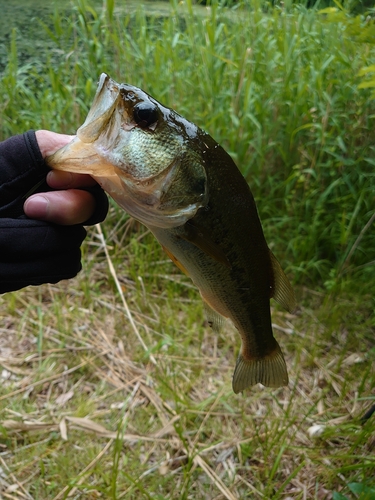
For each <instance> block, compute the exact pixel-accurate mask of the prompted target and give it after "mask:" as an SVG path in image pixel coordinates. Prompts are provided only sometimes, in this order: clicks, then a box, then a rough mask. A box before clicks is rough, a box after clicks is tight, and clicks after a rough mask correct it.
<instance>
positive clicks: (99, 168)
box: [46, 73, 204, 228]
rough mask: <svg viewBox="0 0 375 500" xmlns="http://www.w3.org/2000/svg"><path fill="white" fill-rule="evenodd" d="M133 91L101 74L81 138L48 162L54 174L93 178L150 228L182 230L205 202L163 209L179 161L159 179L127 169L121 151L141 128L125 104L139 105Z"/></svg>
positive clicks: (79, 135) (128, 106) (78, 136)
mask: <svg viewBox="0 0 375 500" xmlns="http://www.w3.org/2000/svg"><path fill="white" fill-rule="evenodd" d="M128 88H129V91H128ZM132 89H134V87H131V86H126V85H123V84H118V83H116V82H115V81H114V80H112V79H111V78H110V77H109V76H108V75H107V74H106V73H102V74H101V75H100V78H99V82H98V87H97V91H96V94H95V97H94V100H93V103H92V106H91V108H90V110H89V112H88V115H87V117H86V120H85V122H84V123H83V124H82V125H81V127H80V128H79V129H78V130H77V135H76V137H75V138H74V139H73V140H72V141H71V142H70V143H69V144H67V145H66V146H64V147H63V148H61V149H59V150H58V151H56V152H55V153H54V154H53V155H51V156H49V157H47V158H46V162H47V164H48V165H49V166H50V167H51V168H53V169H55V170H62V171H67V172H73V173H80V174H89V175H91V176H92V177H93V178H94V179H95V180H96V181H97V182H98V183H99V184H100V185H101V186H102V187H103V189H104V190H105V191H106V192H107V193H108V194H109V195H111V196H112V198H113V199H114V200H115V201H116V202H117V203H118V204H119V205H120V206H121V207H122V208H123V209H124V210H125V211H126V212H128V213H129V214H130V215H131V216H132V217H134V218H136V219H138V220H139V221H140V222H142V223H144V224H146V225H147V226H148V227H151V226H155V227H164V228H167V227H176V226H179V225H182V224H184V223H185V222H186V221H187V220H188V219H190V218H191V217H193V216H194V215H195V213H196V212H197V210H198V209H199V208H200V207H202V206H203V204H204V200H203V198H204V197H203V196H202V199H199V200H197V199H195V200H192V201H191V202H187V203H186V204H185V205H184V206H179V207H171V206H167V205H166V204H165V203H164V197H165V193H166V192H167V191H168V189H169V188H170V186H171V184H172V183H173V181H174V179H175V177H176V175H177V174H178V170H179V161H178V160H176V159H175V158H172V157H171V158H170V162H169V163H166V165H165V168H163V169H162V170H160V171H158V172H157V173H154V174H153V175H144V174H146V172H142V175H138V176H137V175H136V173H137V172H135V171H134V169H133V171H132V170H131V169H129V167H130V166H129V165H127V164H124V163H123V161H122V159H121V151H118V150H117V149H116V148H119V146H121V147H122V146H124V145H126V144H128V141H129V140H130V138H129V137H130V134H129V131H131V129H132V128H134V127H135V126H136V124H135V123H134V121H133V118H132V116H130V114H131V106H130V105H129V104H127V102H126V101H127V99H126V98H125V97H128V98H129V99H128V100H129V101H131V104H134V102H136V101H137V97H136V96H134V94H132ZM138 90H139V89H138ZM128 94H129V96H128ZM121 147H120V148H119V149H121Z"/></svg>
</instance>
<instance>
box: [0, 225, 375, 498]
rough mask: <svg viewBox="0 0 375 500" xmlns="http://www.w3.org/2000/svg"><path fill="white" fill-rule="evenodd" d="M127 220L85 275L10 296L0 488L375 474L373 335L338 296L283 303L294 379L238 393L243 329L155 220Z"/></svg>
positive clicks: (58, 490) (95, 240)
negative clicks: (216, 304)
mask: <svg viewBox="0 0 375 500" xmlns="http://www.w3.org/2000/svg"><path fill="white" fill-rule="evenodd" d="M109 227H110V226H109ZM113 227H114V229H113V230H109V229H108V234H107V235H106V236H103V235H98V232H97V230H96V229H95V228H93V229H92V231H91V236H90V238H89V240H88V242H87V244H86V247H85V261H84V262H85V264H84V266H85V269H84V271H83V272H82V273H81V274H80V275H79V276H78V277H77V278H76V279H74V280H71V281H69V282H63V283H60V284H58V285H45V286H42V287H39V288H28V289H24V290H22V291H20V292H17V293H13V294H8V295H5V296H3V297H1V298H0V315H1V320H2V321H1V328H0V363H1V370H2V371H1V372H0V377H1V391H0V430H1V432H2V437H1V440H0V492H1V495H0V496H1V497H2V498H4V499H8V498H11V499H31V498H33V499H55V500H57V499H62V498H87V499H93V498H116V499H117V498H118V499H120V498H158V499H163V498H168V499H183V498H186V499H188V498H192V499H193V498H194V499H198V498H199V499H212V500H213V499H216V500H219V499H228V500H235V499H241V498H254V499H268V498H275V499H279V498H280V499H281V498H282V499H311V498H316V499H329V498H332V492H333V491H334V490H341V489H343V491H347V490H345V486H346V483H347V482H350V481H352V480H355V481H357V482H361V481H364V480H365V479H366V478H367V479H369V478H371V477H373V476H374V475H375V474H374V472H375V459H374V445H375V444H374V437H373V435H372V433H373V431H374V419H372V420H371V419H370V420H369V421H368V422H367V424H366V425H364V426H361V425H360V423H359V420H358V417H359V416H361V415H363V413H364V412H365V410H366V409H367V408H368V407H369V406H370V402H371V399H372V400H373V399H374V387H375V376H374V370H373V362H372V357H371V351H369V349H370V346H371V343H370V339H368V341H367V344H366V342H363V338H361V341H360V342H356V341H355V340H353V339H352V338H351V336H352V332H351V329H350V328H349V330H348V328H347V327H346V326H345V325H344V324H343V323H342V322H340V321H333V318H334V316H335V312H334V308H333V306H332V303H328V306H327V305H325V304H324V300H322V299H323V297H322V296H319V294H316V293H313V292H311V291H309V290H299V296H300V302H301V303H302V307H301V309H300V311H299V312H298V314H297V315H296V316H291V315H288V314H284V313H282V312H280V311H279V310H274V311H273V321H274V328H275V334H276V335H277V338H278V339H279V341H280V343H281V345H282V346H283V350H284V351H285V352H286V357H287V363H288V366H289V372H290V379H291V382H290V385H289V387H288V388H285V389H278V390H274V391H271V390H269V389H264V388H261V387H260V386H259V387H254V388H253V389H252V390H250V391H248V392H247V393H246V394H245V395H243V396H241V395H240V396H236V395H234V394H233V393H232V390H231V375H232V371H233V367H234V360H235V353H236V352H237V349H238V345H239V338H238V336H237V334H236V333H235V332H234V331H232V330H227V331H226V332H225V333H223V335H222V336H220V337H219V338H218V337H217V336H215V335H214V334H213V333H212V331H211V330H210V329H209V328H208V327H207V325H206V324H205V323H204V319H203V315H202V307H201V303H200V300H199V297H198V294H197V293H196V291H195V290H194V289H192V287H191V285H190V283H189V282H188V280H185V278H183V277H181V276H180V275H179V274H178V273H176V272H175V270H174V268H173V267H172V265H171V264H170V263H168V262H166V261H165V260H164V257H163V256H162V253H160V251H159V249H158V247H157V246H156V244H154V242H153V240H152V239H151V237H150V235H149V234H147V232H145V231H144V230H143V229H140V228H139V227H138V226H134V223H131V222H129V221H128V220H127V219H124V218H123V219H121V220H120V222H119V225H117V226H116V225H114V226H113ZM106 241H107V242H111V244H109V243H107V244H108V249H107V251H108V254H107V256H106V254H105V253H104V251H103V248H102V245H103V242H106ZM135 248H137V251H136V253H137V255H134V253H131V252H132V251H134V249H135ZM142 252H143V253H142ZM146 254H147V255H148V256H149V261H148V263H147V262H144V263H143V261H144V259H145V258H146ZM109 258H111V259H113V269H114V271H113V273H114V275H112V276H111V273H110V272H109V270H108V262H109V260H108V259H109ZM146 260H147V259H146ZM114 278H115V279H116V280H118V286H120V288H121V292H122V294H123V297H121V296H120V295H119V293H118V290H117V288H116V284H115V283H114V281H113V280H114ZM308 303H310V304H311V307H309V308H307V307H306V304H308ZM341 306H342V307H341V309H340V311H341V312H342V310H343V309H342V308H346V309H348V307H349V306H348V304H346V303H343V304H341ZM330 315H331V316H330ZM130 318H131V319H130ZM329 320H330V321H329ZM328 323H329V324H330V326H327V324H328ZM140 339H142V340H140ZM338 344H339V346H338ZM338 347H341V348H338ZM145 349H146V351H145ZM313 426H319V427H315V428H313V429H311V428H312V427H313ZM313 433H315V437H314V436H312V434H313ZM348 498H352V497H350V496H348ZM353 498H354V497H353Z"/></svg>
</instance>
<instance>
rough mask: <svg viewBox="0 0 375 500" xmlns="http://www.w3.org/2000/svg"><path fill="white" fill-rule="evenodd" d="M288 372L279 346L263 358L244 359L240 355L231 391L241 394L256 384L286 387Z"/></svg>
mask: <svg viewBox="0 0 375 500" xmlns="http://www.w3.org/2000/svg"><path fill="white" fill-rule="evenodd" d="M288 381H289V379H288V372H287V368H286V364H285V359H284V356H283V354H282V352H281V349H280V346H279V344H277V343H276V347H275V349H274V350H273V352H271V353H270V354H268V355H267V356H265V357H263V358H252V359H245V358H244V357H243V356H242V354H241V353H240V354H239V356H238V359H237V364H236V368H235V369H234V374H233V381H232V386H233V391H234V393H235V394H238V393H239V392H242V391H243V390H244V389H246V388H247V387H250V386H251V385H255V384H257V383H260V384H263V385H265V386H266V387H281V386H283V385H288Z"/></svg>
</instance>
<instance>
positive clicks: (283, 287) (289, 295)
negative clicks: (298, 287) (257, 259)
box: [269, 250, 297, 313]
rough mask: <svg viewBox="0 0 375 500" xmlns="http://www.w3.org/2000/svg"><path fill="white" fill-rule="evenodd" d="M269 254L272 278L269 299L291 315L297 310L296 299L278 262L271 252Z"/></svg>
mask: <svg viewBox="0 0 375 500" xmlns="http://www.w3.org/2000/svg"><path fill="white" fill-rule="evenodd" d="M269 252H270V257H271V263H272V269H273V278H274V281H273V284H272V285H273V286H272V289H271V297H273V298H274V299H275V300H276V302H278V303H279V304H280V305H281V306H283V307H284V309H286V310H287V311H288V312H290V313H292V312H294V311H295V310H296V308H297V303H296V298H295V296H294V291H293V288H292V285H291V284H290V283H289V280H288V278H287V277H286V275H285V273H284V271H283V270H282V268H281V266H280V264H279V261H278V260H277V259H276V257H275V256H274V254H273V253H272V252H271V250H270V251H269Z"/></svg>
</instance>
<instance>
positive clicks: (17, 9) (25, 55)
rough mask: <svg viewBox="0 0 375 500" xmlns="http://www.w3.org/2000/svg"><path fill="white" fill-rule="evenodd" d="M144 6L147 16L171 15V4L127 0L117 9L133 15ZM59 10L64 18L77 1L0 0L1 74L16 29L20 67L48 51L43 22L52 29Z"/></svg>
mask: <svg viewBox="0 0 375 500" xmlns="http://www.w3.org/2000/svg"><path fill="white" fill-rule="evenodd" d="M90 3H92V4H94V5H95V6H96V7H98V8H100V7H101V6H102V5H103V1H102V0H92V1H91V2H90ZM142 5H143V6H144V7H145V8H146V10H147V14H148V15H168V14H169V12H170V3H169V1H151V0H126V1H123V2H117V4H116V7H115V8H116V9H121V10H123V11H125V12H129V13H131V12H135V11H136V10H137V9H139V7H140V6H142ZM56 7H58V9H59V12H61V15H64V13H69V12H71V11H72V10H73V8H74V2H65V3H64V4H63V7H62V2H61V0H49V1H48V2H46V1H45V0H0V12H1V16H0V74H1V72H2V71H4V68H5V65H6V61H7V57H8V51H9V46H10V40H11V36H12V31H13V30H15V31H14V32H15V37H16V42H17V49H18V56H19V62H20V63H21V64H24V63H27V62H28V61H29V60H30V59H33V58H38V56H39V54H40V53H41V52H45V51H46V48H47V49H48V43H49V42H50V40H49V38H48V36H47V34H46V33H45V31H44V29H43V27H42V26H41V21H42V22H43V23H46V24H47V25H48V26H50V27H51V28H52V24H51V17H52V14H53V12H54V9H55V8H56Z"/></svg>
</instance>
